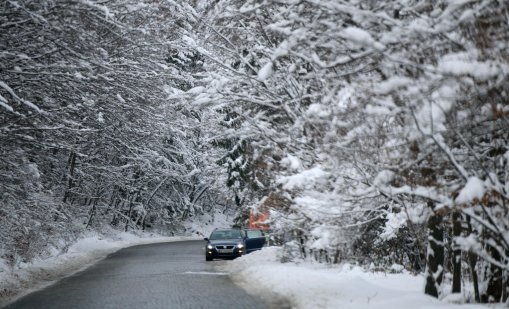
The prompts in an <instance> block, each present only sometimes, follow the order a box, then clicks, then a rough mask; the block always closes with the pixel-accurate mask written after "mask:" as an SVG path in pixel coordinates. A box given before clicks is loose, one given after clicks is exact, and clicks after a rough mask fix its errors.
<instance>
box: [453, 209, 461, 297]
mask: <svg viewBox="0 0 509 309" xmlns="http://www.w3.org/2000/svg"><path fill="white" fill-rule="evenodd" d="M452 236H453V252H452V267H453V274H452V293H461V249H460V248H459V247H458V245H457V244H456V239H455V238H456V237H459V236H461V215H460V213H459V212H457V211H455V212H453V213H452Z"/></svg>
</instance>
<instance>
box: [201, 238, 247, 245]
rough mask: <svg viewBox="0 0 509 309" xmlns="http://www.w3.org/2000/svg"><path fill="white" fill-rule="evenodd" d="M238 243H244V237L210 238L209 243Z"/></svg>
mask: <svg viewBox="0 0 509 309" xmlns="http://www.w3.org/2000/svg"><path fill="white" fill-rule="evenodd" d="M238 243H242V239H217V240H209V244H211V245H236V244H238Z"/></svg>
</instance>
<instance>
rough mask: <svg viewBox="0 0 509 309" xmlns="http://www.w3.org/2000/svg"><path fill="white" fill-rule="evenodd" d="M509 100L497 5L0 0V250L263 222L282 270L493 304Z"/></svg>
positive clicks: (500, 252) (506, 235)
mask: <svg viewBox="0 0 509 309" xmlns="http://www.w3.org/2000/svg"><path fill="white" fill-rule="evenodd" d="M508 92H509V3H508V2H507V1H497V0H439V1H417V0H395V1H371V0H368V1H357V0H345V1H339V0H288V1H268V0H247V1H240V0H216V1H212V0H195V1H189V2H188V1H172V0H104V1H103V0H44V1H39V0H16V1H14V0H5V1H2V2H1V3H0V197H1V199H0V201H1V202H0V223H1V224H0V240H1V245H0V258H2V259H5V260H7V261H8V262H9V263H10V264H11V265H16V263H20V262H27V261H30V260H31V259H33V258H35V257H38V256H41V255H44V254H49V253H48V252H49V251H48V250H50V248H57V249H58V250H65V248H66V247H67V246H69V244H71V243H72V242H73V241H75V240H76V239H77V238H79V237H80V235H82V234H83V233H84V232H85V231H87V230H95V231H99V232H111V231H127V230H147V231H156V232H158V233H166V234H172V233H181V232H182V222H184V221H186V220H193V218H196V217H197V216H199V215H202V214H206V213H213V212H215V211H217V210H221V211H223V210H224V211H227V210H230V211H235V212H236V213H237V219H236V224H237V225H243V224H245V220H246V215H247V214H248V213H249V212H268V213H270V224H271V228H272V233H273V237H274V238H275V239H276V241H277V242H278V243H280V244H281V245H282V246H283V247H284V249H285V251H284V252H285V256H284V257H283V261H282V262H284V261H291V260H293V259H296V258H306V259H315V260H317V261H320V262H323V263H341V262H345V261H349V262H352V261H353V262H356V263H358V264H359V265H363V266H366V267H368V268H371V269H374V270H377V269H378V270H387V271H388V270H390V269H391V266H393V265H403V266H404V267H405V268H406V269H407V270H409V271H413V272H415V273H418V272H423V273H425V275H426V279H427V280H426V287H425V293H427V294H429V295H433V296H435V297H440V296H441V295H442V294H444V293H451V292H452V293H459V292H461V289H462V288H465V285H468V286H469V289H472V290H473V291H474V292H473V295H472V299H471V300H470V301H472V302H507V301H508V296H509V102H508V94H509V93H508ZM465 282H466V283H465ZM445 289H451V290H450V291H445Z"/></svg>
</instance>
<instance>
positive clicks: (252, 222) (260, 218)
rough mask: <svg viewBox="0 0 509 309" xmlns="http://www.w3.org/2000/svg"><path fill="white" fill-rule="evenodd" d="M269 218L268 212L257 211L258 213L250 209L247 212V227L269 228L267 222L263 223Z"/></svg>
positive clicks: (265, 229)
mask: <svg viewBox="0 0 509 309" xmlns="http://www.w3.org/2000/svg"><path fill="white" fill-rule="evenodd" d="M268 220H269V212H268V211H264V212H259V213H256V214H255V213H253V212H252V211H251V212H249V228H250V229H259V230H264V231H267V230H269V229H270V226H269V224H268V223H265V222H266V221H268Z"/></svg>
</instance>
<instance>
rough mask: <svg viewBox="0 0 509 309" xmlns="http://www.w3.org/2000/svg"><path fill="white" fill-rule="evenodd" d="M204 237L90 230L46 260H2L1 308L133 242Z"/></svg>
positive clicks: (0, 263)
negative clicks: (12, 262)
mask: <svg viewBox="0 0 509 309" xmlns="http://www.w3.org/2000/svg"><path fill="white" fill-rule="evenodd" d="M195 239H201V237H198V238H197V237H166V236H160V235H156V234H148V233H147V234H141V235H135V234H132V233H119V234H116V235H114V236H111V237H106V236H103V235H100V234H97V233H92V232H91V233H89V234H88V235H87V236H86V237H83V238H81V239H80V240H78V241H77V242H76V243H74V244H73V245H71V246H70V247H69V248H68V250H67V251H66V252H65V253H62V254H58V252H55V254H54V255H53V256H52V257H49V258H47V259H39V260H35V261H33V262H32V263H28V264H26V263H20V264H19V265H17V266H16V267H14V268H13V269H11V268H9V267H7V263H5V261H3V260H1V259H0V307H2V306H3V305H5V304H6V303H7V302H9V301H10V300H12V299H14V298H15V297H19V296H21V295H25V294H27V293H29V292H31V291H33V290H35V289H39V288H42V287H44V286H46V285H49V284H51V283H52V282H54V281H55V280H58V279H61V278H63V277H66V276H69V275H70V274H73V273H75V272H77V271H79V270H81V269H83V268H85V267H87V266H89V265H91V264H93V263H95V262H97V261H98V260H100V259H102V258H104V257H106V256H107V255H108V254H110V253H113V252H115V251H118V250H119V249H122V248H125V247H130V246H134V245H142V244H149V243H158V242H170V241H181V240H195Z"/></svg>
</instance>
